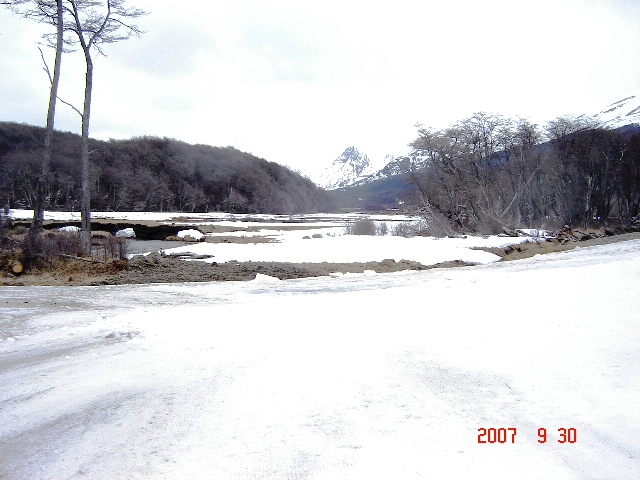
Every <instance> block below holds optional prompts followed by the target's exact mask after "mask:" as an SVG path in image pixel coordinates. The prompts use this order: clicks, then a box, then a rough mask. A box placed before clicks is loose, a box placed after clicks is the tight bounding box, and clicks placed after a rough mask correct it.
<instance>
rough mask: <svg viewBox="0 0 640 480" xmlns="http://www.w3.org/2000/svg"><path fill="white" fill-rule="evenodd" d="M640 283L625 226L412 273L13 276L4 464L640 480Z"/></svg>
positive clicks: (2, 360)
mask: <svg viewBox="0 0 640 480" xmlns="http://www.w3.org/2000/svg"><path fill="white" fill-rule="evenodd" d="M262 280H266V279H264V278H262ZM639 282H640V241H632V242H622V243H619V244H611V245H606V246H601V247H589V248H583V249H580V250H578V251H570V252H562V253H557V254H551V255H546V256H541V257H537V258H530V259H526V260H521V261H514V262H507V263H492V264H486V265H482V266H478V267H474V268H465V269H434V270H429V271H423V272H411V273H406V272H405V273H404V274H402V275H372V276H364V275H360V276H349V275H344V276H341V277H340V278H327V277H325V278H309V279H299V280H290V281H270V282H263V281H260V279H258V281H252V282H221V283H203V284H170V285H126V286H102V287H35V288H32V287H11V288H6V289H4V290H3V303H1V304H0V336H2V337H3V338H7V337H11V338H14V339H16V341H15V342H7V341H3V342H1V343H0V405H1V406H2V407H1V408H0V447H1V448H0V478H75V477H80V476H82V477H86V478H98V479H102V478H105V479H106V478H132V479H151V478H193V479H200V478H203V479H204V478H263V479H281V478H313V479H336V478H338V479H339V478H345V479H347V478H349V479H351V478H367V479H369V478H372V479H377V478H379V479H388V478H403V479H413V478H416V479H418V478H447V479H467V478H493V479H505V480H506V479H513V478H518V479H522V480H533V479H535V480H538V479H541V478H553V479H560V480H569V479H571V480H574V479H583V478H584V479H586V478H594V479H595V478H612V479H623V480H625V479H629V480H631V479H637V478H638V474H639V473H640V466H639V464H638V458H640V448H639V447H638V445H640V411H639V410H638V409H636V408H633V406H635V405H638V404H640V317H639V316H638V315H637V312H638V311H639V310H640V297H639V296H638V295H637V292H636V290H637V285H638V283H639ZM25 302H29V303H25ZM526 312H531V313H530V314H527V313H526ZM116 332H120V333H119V334H117V333H116ZM127 332H129V333H131V338H129V336H128V335H127ZM112 333H113V335H111V334H112ZM134 334H135V335H134ZM110 335H111V336H112V337H113V338H108V337H109V336H110ZM116 335H119V336H118V338H116ZM481 428H484V429H487V430H488V429H495V430H494V432H496V435H497V432H498V430H499V429H508V428H515V429H517V433H516V435H515V437H514V439H513V443H512V437H511V435H509V436H508V437H506V438H507V439H508V440H507V439H505V441H504V442H502V441H501V442H498V441H496V440H495V437H493V438H494V440H493V442H492V443H484V444H482V443H478V439H479V438H478V437H479V435H480V433H481V432H480V431H479V429H481ZM540 428H546V429H547V434H548V439H547V441H546V442H545V443H539V442H538V440H539V436H538V429H540ZM563 428H564V429H575V432H576V433H577V439H576V440H575V441H573V442H568V441H567V442H565V443H559V442H558V440H561V434H562V431H561V430H560V429H563ZM486 438H487V439H489V438H491V437H486Z"/></svg>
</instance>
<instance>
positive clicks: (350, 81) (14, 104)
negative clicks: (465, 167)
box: [0, 0, 640, 172]
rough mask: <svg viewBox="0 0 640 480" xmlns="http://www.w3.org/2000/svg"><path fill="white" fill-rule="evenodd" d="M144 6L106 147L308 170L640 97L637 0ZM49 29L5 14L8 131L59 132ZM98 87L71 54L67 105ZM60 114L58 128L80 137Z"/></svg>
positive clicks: (116, 56) (118, 52)
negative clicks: (52, 107)
mask: <svg viewBox="0 0 640 480" xmlns="http://www.w3.org/2000/svg"><path fill="white" fill-rule="evenodd" d="M130 4H131V5H135V6H137V7H139V8H142V9H145V10H147V11H148V12H149V15H148V16H147V17H145V18H143V19H140V20H139V22H138V24H139V26H140V27H141V28H142V29H144V30H146V32H147V33H146V34H145V35H144V36H143V37H142V38H141V39H132V40H129V41H127V42H122V43H119V44H113V45H108V46H106V48H105V51H106V53H107V55H108V57H107V58H96V68H95V78H94V102H93V106H92V124H91V136H93V137H97V138H103V139H108V138H130V137H132V136H139V135H156V136H167V137H171V138H176V139H180V140H184V141H187V142H190V143H205V144H210V145H216V146H227V145H231V146H234V147H236V148H238V149H240V150H243V151H248V152H251V153H253V154H254V155H257V156H260V157H263V158H266V159H267V160H270V161H275V162H278V163H282V164H287V165H290V166H292V167H294V168H297V169H300V170H302V171H305V172H306V171H311V170H314V169H315V168H317V166H318V165H328V164H329V163H330V162H331V161H332V160H333V159H334V158H336V157H337V156H339V155H340V154H341V153H342V151H343V150H344V149H345V148H346V147H348V146H350V145H354V146H356V147H358V148H359V149H360V150H361V151H363V152H364V153H366V154H368V155H369V156H370V157H372V158H373V159H374V160H375V159H380V158H382V157H383V156H384V155H385V154H398V153H402V152H404V151H406V150H407V147H406V145H407V143H408V142H410V141H411V140H413V139H414V137H415V135H416V129H415V127H414V125H415V124H416V123H417V122H420V123H422V124H424V125H427V126H433V127H436V128H440V127H444V126H446V125H449V124H450V123H453V122H455V121H456V120H459V119H462V118H465V117H468V116H470V115H472V114H473V113H474V112H477V111H486V112H491V113H500V114H503V115H505V116H512V117H516V116H521V117H525V118H530V119H531V120H533V121H535V122H538V123H543V122H545V121H546V120H551V119H553V118H555V117H557V116H559V115H564V114H571V113H597V112H598V111H600V110H602V109H603V108H604V107H606V106H607V105H608V104H610V103H612V102H614V101H617V100H619V99H622V98H624V97H626V96H629V95H631V94H634V93H635V92H637V91H638V88H639V86H640V29H638V20H640V2H638V1H637V0H598V1H596V0H538V1H536V2H522V1H513V0H485V1H482V2H479V1H477V0H449V1H447V2H443V1H433V0H396V1H395V2H392V3H391V2H386V3H382V2H378V3H376V2H370V1H368V2H364V1H361V0H340V1H334V0H326V1H323V2H304V1H300V0H295V1H294V0H282V1H275V0H241V1H237V2H228V1H225V2H221V1H211V0H206V1H205V0H201V1H200V0H195V1H190V2H186V3H184V4H182V5H184V6H183V8H175V5H176V2H174V1H171V2H170V1H168V0H153V1H152V0H136V1H133V2H130ZM172 7H173V8H172ZM41 28H43V27H41V26H39V25H37V24H35V23H33V22H30V21H27V20H22V19H19V18H17V17H15V16H12V15H11V14H10V13H9V12H8V11H6V10H5V9H0V33H1V35H0V52H2V53H1V54H0V120H6V121H17V122H25V123H30V124H36V125H44V121H45V116H46V106H47V98H48V97H47V94H48V80H47V77H46V75H45V73H44V72H43V71H42V64H41V59H40V54H39V52H38V50H37V47H36V42H37V41H38V40H39V33H40V30H41ZM46 54H47V55H48V56H49V58H50V61H52V57H53V52H52V51H46ZM83 82H84V65H83V58H82V55H81V54H80V53H79V52H76V53H71V54H67V55H65V57H64V60H63V83H62V85H61V90H60V96H61V97H62V98H63V99H65V100H67V101H71V102H73V103H74V104H76V105H78V106H80V105H81V104H82V92H83ZM58 112H59V113H58V116H57V119H56V128H58V129H60V130H69V131H73V132H79V130H80V119H79V117H78V115H77V114H75V113H74V112H72V111H71V110H70V109H69V108H68V107H65V106H63V105H60V106H59V109H58Z"/></svg>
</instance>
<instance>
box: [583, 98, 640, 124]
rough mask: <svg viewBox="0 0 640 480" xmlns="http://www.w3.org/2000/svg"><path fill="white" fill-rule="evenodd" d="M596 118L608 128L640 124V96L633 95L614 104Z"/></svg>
mask: <svg viewBox="0 0 640 480" xmlns="http://www.w3.org/2000/svg"><path fill="white" fill-rule="evenodd" d="M594 117H595V118H596V120H598V121H599V122H600V123H601V125H602V126H603V127H606V128H619V127H624V126H626V125H631V124H640V95H631V96H630V97H627V98H623V99H622V100H619V101H617V102H614V103H612V104H611V105H609V106H608V107H607V108H605V109H604V110H602V111H601V112H599V113H597V114H596V115H594Z"/></svg>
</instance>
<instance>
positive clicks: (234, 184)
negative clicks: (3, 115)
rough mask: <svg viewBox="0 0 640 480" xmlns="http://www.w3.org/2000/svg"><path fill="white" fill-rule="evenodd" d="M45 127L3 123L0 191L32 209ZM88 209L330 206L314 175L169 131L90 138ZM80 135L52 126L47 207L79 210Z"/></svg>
mask: <svg viewBox="0 0 640 480" xmlns="http://www.w3.org/2000/svg"><path fill="white" fill-rule="evenodd" d="M43 139H44V129H43V128H39V127H34V126H30V125H25V124H17V123H9V122H0V175H1V177H0V198H2V202H5V203H6V204H8V205H9V206H11V207H12V208H17V207H22V208H33V205H34V202H35V198H36V180H37V178H38V175H39V174H40V171H41V170H40V169H41V163H42V152H43V150H42V149H43ZM89 148H90V152H91V153H90V161H91V169H90V172H91V208H92V209H94V210H99V211H100V210H102V211H109V210H113V211H181V212H207V211H214V210H215V211H226V212H234V213H282V214H293V213H312V212H319V211H329V210H331V209H332V208H333V205H332V200H331V197H330V196H329V194H328V193H327V192H326V191H324V190H322V189H320V188H318V187H317V186H316V185H315V184H314V183H313V182H312V181H311V180H309V179H307V178H305V177H303V176H301V175H300V174H298V173H296V172H293V171H292V170H290V169H288V168H286V167H283V166H282V165H279V164H277V163H274V162H268V161H266V160H264V159H261V158H257V157H255V156H253V155H251V154H248V153H243V152H241V151H239V150H237V149H235V148H232V147H226V148H218V147H211V146H208V145H190V144H187V143H184V142H181V141H177V140H172V139H168V138H155V137H141V138H133V139H131V140H110V141H108V142H105V141H99V140H91V141H90V144H89ZM79 149H80V137H79V136H78V135H75V134H72V133H69V132H58V131H56V132H55V135H54V139H53V155H52V160H51V167H50V174H49V179H48V182H47V185H48V186H47V188H48V192H47V198H46V202H47V206H46V208H47V209H54V210H55V209H60V210H72V209H75V210H77V209H78V208H79V202H80V196H81V179H80V164H79V153H78V152H79Z"/></svg>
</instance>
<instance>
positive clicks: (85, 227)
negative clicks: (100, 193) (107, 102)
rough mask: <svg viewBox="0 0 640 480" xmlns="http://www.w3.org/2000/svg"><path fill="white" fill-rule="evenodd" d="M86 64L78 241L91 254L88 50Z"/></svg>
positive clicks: (90, 66)
mask: <svg viewBox="0 0 640 480" xmlns="http://www.w3.org/2000/svg"><path fill="white" fill-rule="evenodd" d="M85 60H86V63H87V73H86V83H85V89H84V108H83V111H82V144H81V149H80V163H81V164H82V196H81V199H80V241H81V243H82V248H83V250H84V251H85V252H86V253H91V184H90V182H89V120H90V118H91V90H92V88H93V61H92V60H91V55H90V53H89V51H88V49H86V50H85Z"/></svg>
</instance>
